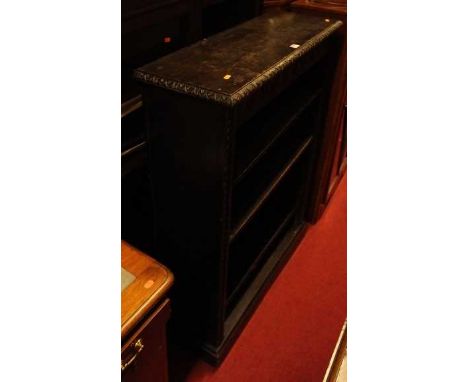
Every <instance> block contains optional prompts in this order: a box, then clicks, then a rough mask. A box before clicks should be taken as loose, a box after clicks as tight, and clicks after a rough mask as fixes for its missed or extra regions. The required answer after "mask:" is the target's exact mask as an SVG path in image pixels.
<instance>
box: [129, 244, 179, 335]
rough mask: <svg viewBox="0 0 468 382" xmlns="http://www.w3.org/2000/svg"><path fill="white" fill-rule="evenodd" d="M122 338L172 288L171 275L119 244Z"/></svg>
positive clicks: (158, 265) (134, 249) (139, 252)
mask: <svg viewBox="0 0 468 382" xmlns="http://www.w3.org/2000/svg"><path fill="white" fill-rule="evenodd" d="M121 257H122V259H121V264H122V273H121V274H122V280H121V303H122V305H121V337H122V338H123V337H124V336H125V335H126V334H128V333H129V331H131V330H132V329H133V328H134V327H135V325H136V324H137V323H138V322H139V321H140V320H141V319H142V318H143V317H144V316H145V315H146V314H147V313H148V312H150V311H151V309H152V308H153V307H155V306H156V305H157V304H158V303H159V302H160V301H161V300H162V299H163V298H164V297H165V296H166V294H167V292H168V290H169V288H170V287H171V286H172V283H173V281H174V276H173V275H172V273H171V272H170V271H169V270H168V269H167V268H166V267H165V266H163V265H162V264H160V263H158V262H157V261H156V260H154V259H153V258H151V257H149V256H148V255H146V254H144V253H143V252H141V251H139V250H138V249H136V248H134V247H132V246H131V245H129V244H128V243H126V242H124V241H122V243H121Z"/></svg>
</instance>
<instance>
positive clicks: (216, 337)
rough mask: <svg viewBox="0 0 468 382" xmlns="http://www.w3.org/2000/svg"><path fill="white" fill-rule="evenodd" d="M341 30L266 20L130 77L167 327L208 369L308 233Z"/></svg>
mask: <svg viewBox="0 0 468 382" xmlns="http://www.w3.org/2000/svg"><path fill="white" fill-rule="evenodd" d="M341 26H342V23H341V22H340V21H333V20H328V19H327V20H325V19H323V18H318V17H311V16H310V15H303V14H300V13H295V12H284V11H281V12H271V13H270V12H268V13H266V14H264V15H262V16H259V17H257V18H254V19H252V20H250V21H247V22H245V23H243V24H240V25H238V26H236V27H234V28H232V29H229V30H227V31H224V32H222V33H219V34H217V35H214V36H213V37H211V38H208V39H205V40H202V41H200V42H198V43H196V44H194V45H191V46H189V47H187V48H183V49H181V50H179V51H177V52H175V53H172V54H170V55H168V56H165V57H163V58H161V59H159V60H157V61H155V62H152V63H150V64H147V65H145V66H143V67H141V68H139V69H137V70H136V71H135V73H134V75H135V78H136V79H137V80H139V81H140V82H141V92H142V95H143V100H144V103H145V105H146V111H147V116H146V119H147V120H146V124H147V142H148V149H149V162H148V163H149V169H150V174H151V175H150V176H151V182H152V197H153V204H154V227H155V232H154V237H155V244H156V247H157V251H158V259H159V260H160V261H162V262H163V263H165V264H167V266H168V267H169V268H170V269H171V270H172V271H173V272H174V275H175V280H176V281H175V285H174V296H173V304H174V309H173V311H174V315H173V319H174V320H175V321H174V322H175V324H174V325H178V331H179V332H180V333H184V334H183V335H184V336H188V337H187V338H190V340H191V341H194V339H198V340H200V343H202V344H203V345H202V347H203V349H204V351H205V354H206V355H208V359H209V360H211V361H212V362H214V363H218V362H220V361H221V360H222V359H223V358H224V357H225V355H226V353H227V351H228V350H229V348H230V347H231V346H232V344H233V343H234V341H235V339H236V338H237V336H238V335H239V334H240V331H241V330H242V327H243V326H244V324H245V323H246V322H247V320H248V318H249V317H250V315H251V313H252V312H253V310H254V309H255V307H256V305H257V304H258V302H259V301H260V299H261V298H262V296H263V294H264V293H265V291H266V289H267V288H268V286H269V285H270V284H271V282H272V281H273V279H274V278H275V276H276V275H277V273H278V272H279V270H280V269H281V267H282V265H284V263H285V262H286V261H287V259H288V257H289V255H290V254H291V252H292V250H293V249H294V247H295V245H296V244H297V242H298V241H299V240H300V238H301V237H302V234H303V232H304V228H305V226H306V223H305V221H304V214H305V209H306V201H307V199H308V196H309V192H310V179H311V175H312V172H313V166H314V161H315V159H316V158H315V155H314V154H315V153H316V151H317V145H319V144H320V136H321V134H322V129H323V114H324V110H323V109H324V107H325V106H324V105H326V104H327V102H325V99H326V98H327V97H328V95H329V87H330V78H331V74H330V73H331V72H332V70H333V62H334V57H335V56H336V52H337V49H338V48H337V40H336V39H335V36H336V31H337V30H339V29H340V28H341Z"/></svg>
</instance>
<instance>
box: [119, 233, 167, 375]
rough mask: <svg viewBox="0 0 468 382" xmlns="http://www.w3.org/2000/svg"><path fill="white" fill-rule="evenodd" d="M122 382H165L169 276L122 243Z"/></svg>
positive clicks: (164, 270) (147, 257)
mask: <svg viewBox="0 0 468 382" xmlns="http://www.w3.org/2000/svg"><path fill="white" fill-rule="evenodd" d="M121 249H122V252H121V264H122V280H121V281H122V286H121V343H122V347H121V372H122V374H121V377H122V378H121V379H122V382H167V381H168V380H169V379H168V359H167V346H166V323H167V321H168V320H169V316H170V312H171V308H170V301H169V299H168V298H167V297H166V296H167V292H168V290H169V289H170V287H171V286H172V283H173V280H174V278H173V276H172V273H171V272H170V271H169V270H168V269H167V268H165V267H164V266H163V265H161V264H159V263H158V262H157V261H155V260H154V259H152V258H150V257H149V256H147V255H145V254H144V253H142V252H141V251H139V250H137V249H136V248H134V247H132V246H130V245H129V244H127V243H125V242H122V244H121Z"/></svg>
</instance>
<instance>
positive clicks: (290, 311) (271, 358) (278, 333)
mask: <svg viewBox="0 0 468 382" xmlns="http://www.w3.org/2000/svg"><path fill="white" fill-rule="evenodd" d="M345 319H346V176H345V177H344V178H343V179H342V180H341V183H340V185H339V187H338V188H337V190H336V192H335V194H334V195H333V198H332V200H331V202H330V204H329V206H328V208H327V210H326V211H325V213H324V215H323V216H322V218H321V220H320V221H319V222H318V223H317V224H316V225H315V226H313V227H310V228H309V229H308V231H307V233H306V236H305V237H304V239H303V241H302V242H301V243H300V245H299V247H298V248H297V250H296V251H295V253H294V254H293V256H292V257H291V259H290V261H289V262H288V263H287V265H286V266H285V268H284V269H283V271H282V272H281V274H280V275H279V277H278V278H277V280H276V281H275V283H274V284H273V285H272V287H271V289H270V290H269V292H268V293H267V295H266V296H265V298H264V300H263V301H262V303H261V304H260V306H259V307H258V309H257V311H256V312H255V314H254V315H253V317H252V319H251V320H250V322H249V323H248V324H247V326H246V327H245V329H244V331H243V332H242V334H241V336H240V337H239V339H238V340H237V342H236V344H235V345H234V347H233V348H232V350H231V352H230V353H229V355H228V356H227V358H226V359H225V361H224V362H223V363H222V365H221V366H220V367H219V368H218V369H215V368H214V367H211V366H209V365H208V364H206V363H204V362H203V361H198V362H197V363H195V365H194V366H193V368H192V369H191V371H190V373H189V375H188V377H187V381H190V382H202V381H203V382H215V381H216V382H220V381H226V382H227V381H229V382H230V381H233V382H234V381H235V382H237V381H240V382H244V381H245V382H247V381H256V382H264V381H265V382H266V381H268V382H276V381H278V382H289V381H293V382H301V381H307V382H321V381H322V380H323V376H324V374H325V371H326V369H327V366H328V362H329V360H330V357H331V355H332V353H333V349H334V347H335V344H336V341H337V339H338V336H339V333H340V330H341V327H342V325H343V323H344V321H345Z"/></svg>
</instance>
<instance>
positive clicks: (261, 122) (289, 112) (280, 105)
mask: <svg viewBox="0 0 468 382" xmlns="http://www.w3.org/2000/svg"><path fill="white" fill-rule="evenodd" d="M320 94H321V89H320V88H318V89H317V88H314V87H313V85H312V83H311V81H310V80H306V79H304V80H303V81H300V82H299V83H297V84H296V85H295V86H293V87H292V88H291V89H289V90H288V91H286V92H284V93H283V94H281V95H280V96H279V97H278V98H276V99H275V100H274V101H272V102H271V103H270V104H268V105H267V106H266V107H265V108H264V109H263V110H262V112H260V113H259V114H257V115H256V116H255V117H254V118H253V119H252V120H250V121H248V122H247V123H246V124H244V125H243V126H241V128H240V129H239V131H238V132H237V138H236V140H237V143H236V146H237V147H238V148H239V149H238V151H237V154H236V157H235V170H234V174H235V175H234V179H235V182H239V181H240V180H241V179H242V178H243V177H244V176H246V175H247V174H248V172H249V171H250V170H251V169H252V168H253V167H254V166H255V164H256V163H257V162H258V161H259V160H260V159H261V158H262V157H263V156H264V155H265V154H266V153H267V152H268V150H269V149H270V147H271V146H273V145H274V144H275V142H276V141H277V140H278V139H279V138H280V137H281V136H282V134H284V133H285V131H287V130H288V128H289V127H290V125H291V124H292V123H294V122H295V120H296V119H297V118H299V117H300V116H301V115H302V113H303V112H304V110H305V109H306V108H309V107H310V105H311V104H312V103H313V102H314V101H318V98H319V95H320Z"/></svg>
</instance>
